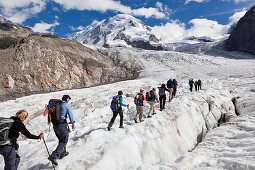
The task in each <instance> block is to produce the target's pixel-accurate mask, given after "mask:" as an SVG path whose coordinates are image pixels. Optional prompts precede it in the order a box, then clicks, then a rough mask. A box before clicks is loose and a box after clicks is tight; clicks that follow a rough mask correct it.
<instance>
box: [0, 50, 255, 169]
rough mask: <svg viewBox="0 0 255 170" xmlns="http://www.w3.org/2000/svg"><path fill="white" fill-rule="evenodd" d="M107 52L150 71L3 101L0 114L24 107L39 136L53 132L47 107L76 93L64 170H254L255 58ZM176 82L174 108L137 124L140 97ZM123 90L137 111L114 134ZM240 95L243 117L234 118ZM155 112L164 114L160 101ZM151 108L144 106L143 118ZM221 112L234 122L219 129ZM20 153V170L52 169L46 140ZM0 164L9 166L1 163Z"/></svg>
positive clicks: (29, 143)
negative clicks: (192, 85) (194, 82)
mask: <svg viewBox="0 0 255 170" xmlns="http://www.w3.org/2000/svg"><path fill="white" fill-rule="evenodd" d="M99 50H102V51H104V50H106V49H99ZM108 53H109V55H110V56H111V55H115V54H116V53H117V54H118V56H119V57H120V59H122V60H129V59H130V60H133V59H136V61H137V62H139V63H140V64H142V65H143V67H144V69H143V71H142V72H141V74H140V77H139V78H138V79H136V80H129V81H123V82H118V83H114V84H108V85H102V86H97V87H92V88H86V89H77V90H69V91H61V92H54V93H48V94H38V95H31V96H27V97H22V98H18V99H16V100H11V101H6V102H2V103H0V112H1V116H6V117H7V116H11V115H13V114H15V113H16V111H17V110H19V109H23V108H25V109H26V110H27V111H28V112H29V113H30V116H29V118H28V120H27V122H26V123H27V127H28V128H29V129H30V130H31V131H32V132H33V133H36V134H39V133H40V132H42V131H44V133H47V132H48V126H47V120H46V118H45V117H43V116H42V113H43V110H44V105H45V104H46V103H47V102H48V100H49V99H51V98H61V96H62V95H63V94H69V95H70V96H71V97H72V100H71V107H72V109H73V112H74V114H75V119H76V121H77V123H76V130H75V131H73V132H71V133H70V137H69V143H68V145H67V148H68V151H69V152H70V155H69V156H68V157H66V158H64V159H63V160H58V161H59V166H58V167H57V169H59V170H64V169H66V170H69V169H106V170H108V169H109V170H114V169H121V170H124V169H148V170H149V169H199V168H200V169H205V168H208V169H216V168H217V169H239V168H241V169H254V163H253V162H254V160H255V159H254V153H255V152H254V147H253V146H252V145H253V144H254V128H255V125H254V121H255V117H254V110H255V109H254V104H255V100H254V89H255V86H254V83H255V82H254V77H255V75H254V72H255V67H254V65H255V60H254V59H228V58H223V57H217V56H208V55H198V54H185V53H178V52H167V51H160V52H156V51H143V50H134V49H118V50H117V52H116V51H115V49H108ZM111 57H112V56H111ZM190 77H192V78H194V79H198V78H200V79H201V80H202V82H203V86H202V91H199V92H192V93H191V92H189V90H188V79H189V78H190ZM169 78H176V79H177V81H178V83H179V86H178V91H177V96H176V97H175V98H174V99H173V101H172V102H171V103H169V102H167V104H166V109H165V110H164V111H162V112H160V111H159V110H158V109H157V111H156V113H157V114H156V115H154V116H153V118H151V119H147V118H145V121H144V122H143V123H137V124H135V123H134V121H132V119H133V118H134V116H135V105H134V104H133V96H134V95H135V94H136V92H138V91H139V89H140V88H144V89H145V91H148V90H149V89H151V88H152V87H158V86H160V84H161V83H166V81H167V80H168V79H169ZM118 90H123V92H124V103H126V104H127V103H129V104H130V106H131V108H130V111H128V110H127V109H126V108H125V109H124V114H125V115H124V126H125V128H124V129H119V128H118V127H119V118H117V119H116V121H115V124H114V126H113V128H112V131H110V132H109V131H107V130H106V127H107V124H108V123H109V121H110V119H111V117H112V113H111V110H110V108H109V105H110V102H111V98H112V96H113V95H115V94H116V93H117V91H118ZM234 97H236V107H237V111H238V113H239V114H240V116H239V117H236V116H235V106H234V105H233V103H232V99H233V98H234ZM156 107H157V108H159V104H158V103H157V104H156ZM148 110H149V106H148V104H145V111H144V116H146V115H147V113H148ZM222 114H225V115H226V117H227V119H228V120H229V121H228V122H227V123H225V124H223V125H222V126H221V127H217V121H218V119H220V117H221V115H222ZM214 127H215V128H214ZM212 128H214V129H212ZM207 132H208V134H207V135H206V133H207ZM205 135H206V136H205ZM203 139H204V140H203ZM202 140H203V142H201V141H202ZM46 142H47V145H48V147H49V149H50V151H53V150H54V149H55V147H56V145H57V139H56V137H55V135H54V132H53V130H51V133H50V135H49V137H47V138H46ZM198 142H201V143H200V144H198ZM197 144H198V145H197ZM19 154H20V156H21V163H20V165H19V169H30V170H34V169H52V167H51V164H50V163H49V161H48V160H47V152H46V150H45V148H44V145H43V143H42V142H37V141H34V140H22V141H20V150H19ZM0 162H1V163H0V167H3V166H4V164H3V159H2V157H1V158H0Z"/></svg>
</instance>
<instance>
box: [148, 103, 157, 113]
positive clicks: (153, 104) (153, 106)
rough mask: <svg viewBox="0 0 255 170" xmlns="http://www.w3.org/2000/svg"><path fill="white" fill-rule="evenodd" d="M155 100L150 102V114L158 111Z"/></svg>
mask: <svg viewBox="0 0 255 170" xmlns="http://www.w3.org/2000/svg"><path fill="white" fill-rule="evenodd" d="M155 103H156V102H155V101H149V104H150V106H151V107H150V111H149V113H148V116H151V115H152V114H153V113H156V111H155Z"/></svg>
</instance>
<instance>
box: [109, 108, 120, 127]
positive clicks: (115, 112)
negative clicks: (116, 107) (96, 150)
mask: <svg viewBox="0 0 255 170" xmlns="http://www.w3.org/2000/svg"><path fill="white" fill-rule="evenodd" d="M117 115H118V112H117V111H113V117H112V119H111V121H110V123H109V125H108V127H112V125H113V123H114V121H115V119H116V117H117Z"/></svg>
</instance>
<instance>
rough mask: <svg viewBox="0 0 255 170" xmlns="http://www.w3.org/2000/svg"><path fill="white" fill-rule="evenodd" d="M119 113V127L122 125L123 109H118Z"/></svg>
mask: <svg viewBox="0 0 255 170" xmlns="http://www.w3.org/2000/svg"><path fill="white" fill-rule="evenodd" d="M119 114H120V127H121V126H123V110H119Z"/></svg>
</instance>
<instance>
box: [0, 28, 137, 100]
mask: <svg viewBox="0 0 255 170" xmlns="http://www.w3.org/2000/svg"><path fill="white" fill-rule="evenodd" d="M8 24H10V25H13V26H15V27H16V28H17V29H15V30H16V31H23V29H24V30H28V32H27V33H26V34H25V33H24V34H22V36H20V34H16V35H19V36H15V34H14V33H13V32H12V31H13V30H12V28H10V29H7V30H3V29H1V28H3V26H1V25H2V23H0V29H1V31H0V36H3V37H5V38H10V39H12V40H13V41H12V43H11V45H9V46H6V47H5V48H1V49H0V100H1V101H3V100H8V99H12V98H15V97H20V96H24V95H29V94H33V93H43V92H51V91H58V90H65V89H73V88H84V87H91V86H96V85H100V84H106V83H112V82H116V81H121V80H126V79H132V78H135V77H137V76H138V72H137V70H139V69H141V67H140V66H138V65H125V64H123V63H122V64H120V63H119V62H118V61H115V60H113V59H111V58H110V57H109V56H107V55H103V54H102V53H100V52H96V51H94V50H92V49H89V48H87V47H85V46H83V45H82V44H80V43H78V42H77V41H73V40H69V39H63V38H60V37H58V36H56V35H45V34H33V31H32V30H30V29H29V28H25V27H19V26H16V25H14V24H12V23H8Z"/></svg>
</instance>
